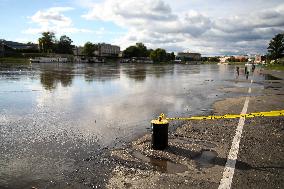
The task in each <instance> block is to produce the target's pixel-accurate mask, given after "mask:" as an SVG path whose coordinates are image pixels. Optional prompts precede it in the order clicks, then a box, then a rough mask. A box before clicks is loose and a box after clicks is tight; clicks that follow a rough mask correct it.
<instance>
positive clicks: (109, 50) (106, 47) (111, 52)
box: [95, 43, 120, 57]
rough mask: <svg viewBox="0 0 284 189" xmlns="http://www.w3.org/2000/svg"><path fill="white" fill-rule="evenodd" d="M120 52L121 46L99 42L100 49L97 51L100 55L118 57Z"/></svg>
mask: <svg viewBox="0 0 284 189" xmlns="http://www.w3.org/2000/svg"><path fill="white" fill-rule="evenodd" d="M119 53H120V47H119V46H116V45H111V44H106V43H99V44H98V51H97V52H96V53H95V54H96V55H98V56H115V57H118V55H119Z"/></svg>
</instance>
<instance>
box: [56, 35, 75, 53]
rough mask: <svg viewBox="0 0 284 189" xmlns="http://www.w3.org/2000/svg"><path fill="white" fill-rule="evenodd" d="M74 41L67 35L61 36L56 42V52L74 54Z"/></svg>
mask: <svg viewBox="0 0 284 189" xmlns="http://www.w3.org/2000/svg"><path fill="white" fill-rule="evenodd" d="M72 42H73V41H72V40H71V39H70V38H69V37H67V36H66V35H63V36H61V37H60V39H59V41H58V43H57V44H56V52H57V53H62V54H72V48H73V46H72Z"/></svg>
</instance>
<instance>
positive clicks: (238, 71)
mask: <svg viewBox="0 0 284 189" xmlns="http://www.w3.org/2000/svg"><path fill="white" fill-rule="evenodd" d="M236 72H237V75H238V76H239V75H240V68H239V66H237V67H236Z"/></svg>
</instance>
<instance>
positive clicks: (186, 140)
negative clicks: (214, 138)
mask: <svg viewBox="0 0 284 189" xmlns="http://www.w3.org/2000/svg"><path fill="white" fill-rule="evenodd" d="M169 141H170V142H174V143H179V144H191V145H194V144H197V145H201V146H203V147H205V148H215V147H217V145H216V144H213V143H211V142H208V141H204V140H194V139H190V138H184V137H180V138H174V139H170V140H169Z"/></svg>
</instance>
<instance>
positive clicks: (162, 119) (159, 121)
mask: <svg viewBox="0 0 284 189" xmlns="http://www.w3.org/2000/svg"><path fill="white" fill-rule="evenodd" d="M151 123H153V124H161V125H163V124H167V123H169V122H168V120H167V119H166V116H165V114H163V113H161V115H160V116H159V117H158V119H154V120H152V121H151Z"/></svg>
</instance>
